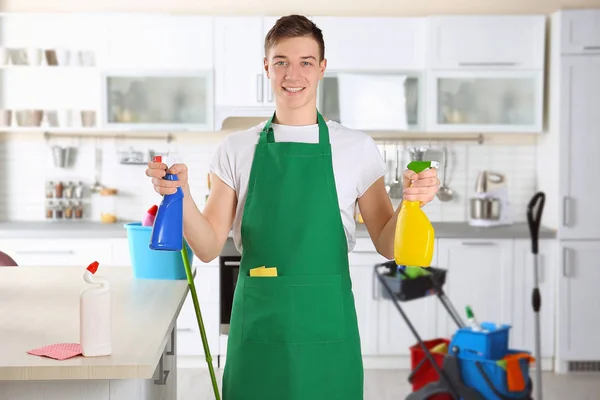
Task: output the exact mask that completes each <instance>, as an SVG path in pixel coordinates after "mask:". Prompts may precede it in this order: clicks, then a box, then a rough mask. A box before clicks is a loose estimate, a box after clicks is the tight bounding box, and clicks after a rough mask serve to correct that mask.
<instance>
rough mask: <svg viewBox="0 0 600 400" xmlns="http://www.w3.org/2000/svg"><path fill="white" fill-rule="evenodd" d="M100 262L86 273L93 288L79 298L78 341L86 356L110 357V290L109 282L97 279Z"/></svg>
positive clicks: (84, 276)
mask: <svg viewBox="0 0 600 400" xmlns="http://www.w3.org/2000/svg"><path fill="white" fill-rule="evenodd" d="M98 265H99V264H98V262H97V261H94V262H93V263H91V264H90V265H89V266H88V267H87V268H86V270H85V272H84V273H83V280H84V281H86V282H87V283H89V284H90V285H92V286H90V287H88V288H85V289H83V290H82V291H81V294H80V296H79V341H80V345H81V352H82V354H83V356H84V357H97V356H108V355H110V354H111V353H112V306H111V289H110V284H109V282H108V281H107V280H105V279H102V278H98V277H97V276H96V275H95V273H96V271H97V270H98Z"/></svg>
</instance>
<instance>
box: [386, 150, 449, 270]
mask: <svg viewBox="0 0 600 400" xmlns="http://www.w3.org/2000/svg"><path fill="white" fill-rule="evenodd" d="M438 165H439V164H438V163H437V162H436V161H413V162H411V163H409V164H408V166H407V168H408V169H410V170H411V171H413V172H415V173H419V172H421V171H424V170H426V169H428V168H433V167H437V166H438ZM434 239H435V232H434V230H433V226H432V225H431V222H430V221H429V218H427V214H425V212H424V211H423V210H421V204H420V202H419V201H406V200H403V201H402V206H401V207H400V212H399V213H398V218H397V220H396V232H395V237H394V258H395V260H396V264H397V265H407V266H414V267H430V266H431V260H432V258H433V248H434Z"/></svg>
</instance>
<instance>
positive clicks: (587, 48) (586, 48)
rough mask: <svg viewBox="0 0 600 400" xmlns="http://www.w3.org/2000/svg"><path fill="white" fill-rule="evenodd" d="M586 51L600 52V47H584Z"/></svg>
mask: <svg viewBox="0 0 600 400" xmlns="http://www.w3.org/2000/svg"><path fill="white" fill-rule="evenodd" d="M583 49H584V50H600V46H583Z"/></svg>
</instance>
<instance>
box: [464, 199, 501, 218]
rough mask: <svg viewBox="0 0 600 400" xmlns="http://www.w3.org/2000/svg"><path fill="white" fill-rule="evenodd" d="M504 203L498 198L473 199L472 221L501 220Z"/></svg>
mask: <svg viewBox="0 0 600 400" xmlns="http://www.w3.org/2000/svg"><path fill="white" fill-rule="evenodd" d="M501 207H502V203H501V201H500V199H499V198H497V197H488V198H478V197H474V198H472V199H471V219H487V220H492V221H496V220H498V219H500V211H501Z"/></svg>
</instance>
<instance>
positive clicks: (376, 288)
mask: <svg viewBox="0 0 600 400" xmlns="http://www.w3.org/2000/svg"><path fill="white" fill-rule="evenodd" d="M372 283H373V291H372V292H373V293H372V297H373V300H379V286H380V285H379V281H378V280H377V272H375V271H373V282H372Z"/></svg>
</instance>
